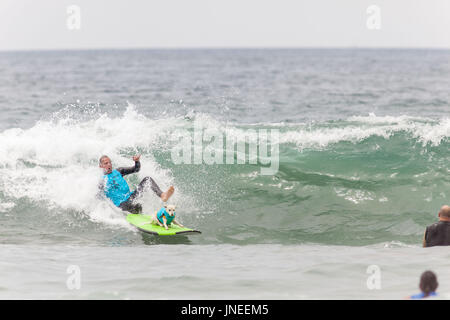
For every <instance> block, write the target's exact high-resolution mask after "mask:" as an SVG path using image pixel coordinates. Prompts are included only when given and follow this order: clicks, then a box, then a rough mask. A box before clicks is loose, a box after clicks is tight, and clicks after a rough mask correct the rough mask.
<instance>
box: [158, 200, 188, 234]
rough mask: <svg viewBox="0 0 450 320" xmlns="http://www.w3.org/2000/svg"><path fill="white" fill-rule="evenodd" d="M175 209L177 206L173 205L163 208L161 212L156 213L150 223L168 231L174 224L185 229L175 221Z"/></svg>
mask: <svg viewBox="0 0 450 320" xmlns="http://www.w3.org/2000/svg"><path fill="white" fill-rule="evenodd" d="M175 208H176V206H175V205H173V204H169V205H165V206H164V207H163V208H161V209H159V211H155V213H154V214H153V215H152V219H151V220H150V223H153V224H158V225H160V226H161V227H164V228H165V229H166V230H168V229H169V226H170V225H171V224H172V223H174V224H176V225H177V226H180V227H182V228H183V227H184V226H183V225H182V224H181V223H179V222H177V221H176V220H175Z"/></svg>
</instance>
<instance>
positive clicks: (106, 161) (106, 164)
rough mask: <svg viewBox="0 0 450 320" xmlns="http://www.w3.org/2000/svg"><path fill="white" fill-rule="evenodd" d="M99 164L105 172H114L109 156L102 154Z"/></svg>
mask: <svg viewBox="0 0 450 320" xmlns="http://www.w3.org/2000/svg"><path fill="white" fill-rule="evenodd" d="M98 166H99V167H100V168H102V169H103V172H104V173H105V174H110V173H111V172H112V164H111V159H110V158H109V157H108V156H105V155H103V156H101V157H100V159H99V160H98Z"/></svg>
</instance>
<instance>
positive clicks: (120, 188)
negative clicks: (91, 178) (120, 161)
mask: <svg viewBox="0 0 450 320" xmlns="http://www.w3.org/2000/svg"><path fill="white" fill-rule="evenodd" d="M140 168H141V164H140V162H139V161H136V162H135V163H134V167H130V168H117V170H113V171H112V172H111V173H110V174H105V175H103V182H102V183H101V184H100V185H99V188H100V190H101V191H102V192H103V193H104V194H105V196H106V197H108V198H109V199H111V201H112V202H113V203H114V205H116V206H117V207H118V206H120V204H121V203H123V202H125V201H127V200H128V199H129V198H130V196H131V194H132V192H131V191H130V187H129V186H128V183H127V182H126V181H125V179H124V178H123V176H124V175H127V174H130V173H135V172H139V170H140Z"/></svg>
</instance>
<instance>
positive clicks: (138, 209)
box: [119, 177, 162, 213]
mask: <svg viewBox="0 0 450 320" xmlns="http://www.w3.org/2000/svg"><path fill="white" fill-rule="evenodd" d="M149 188H151V189H152V190H153V192H154V193H156V194H157V195H158V197H161V194H162V191H161V189H160V188H159V187H158V185H157V184H156V182H155V180H153V179H152V178H150V177H145V178H144V179H142V181H141V182H140V183H139V185H138V186H137V188H136V190H135V191H134V192H133V193H132V194H131V195H130V197H129V198H128V200H127V201H124V202H122V203H121V204H120V205H119V207H120V208H121V209H122V210H124V211H128V212H131V213H142V205H141V204H139V203H134V201H135V200H136V199H138V198H140V197H142V194H143V193H144V192H145V191H147V190H148V189H149Z"/></svg>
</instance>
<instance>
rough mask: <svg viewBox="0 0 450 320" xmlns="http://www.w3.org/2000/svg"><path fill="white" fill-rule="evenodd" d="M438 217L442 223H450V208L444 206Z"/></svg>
mask: <svg viewBox="0 0 450 320" xmlns="http://www.w3.org/2000/svg"><path fill="white" fill-rule="evenodd" d="M438 216H439V220H441V221H450V206H442V208H441V210H440V211H439V214H438Z"/></svg>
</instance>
